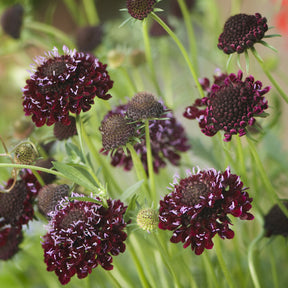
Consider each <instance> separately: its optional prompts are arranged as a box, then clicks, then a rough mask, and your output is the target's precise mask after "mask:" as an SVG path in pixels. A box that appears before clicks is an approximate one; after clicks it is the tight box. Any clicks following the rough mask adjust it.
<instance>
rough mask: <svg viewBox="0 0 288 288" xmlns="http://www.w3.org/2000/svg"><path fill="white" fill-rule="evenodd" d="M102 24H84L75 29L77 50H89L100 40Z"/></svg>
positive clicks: (98, 43) (96, 45)
mask: <svg viewBox="0 0 288 288" xmlns="http://www.w3.org/2000/svg"><path fill="white" fill-rule="evenodd" d="M102 36H103V31H102V26H85V27H81V28H79V29H78V30H77V34H76V44H77V48H78V50H79V51H82V52H91V51H93V50H94V49H95V48H97V47H98V46H99V45H100V44H101V42H102Z"/></svg>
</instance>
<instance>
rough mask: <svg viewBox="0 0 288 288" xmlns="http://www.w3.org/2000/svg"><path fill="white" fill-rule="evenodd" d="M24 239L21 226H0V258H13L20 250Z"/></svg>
mask: <svg viewBox="0 0 288 288" xmlns="http://www.w3.org/2000/svg"><path fill="white" fill-rule="evenodd" d="M22 240H23V234H22V230H21V228H16V227H13V226H4V227H1V228H0V260H8V259H11V258H12V257H13V256H14V255H15V254H16V253H17V252H18V251H19V244H20V243H21V242H22Z"/></svg>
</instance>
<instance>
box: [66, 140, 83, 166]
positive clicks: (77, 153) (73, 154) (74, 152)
mask: <svg viewBox="0 0 288 288" xmlns="http://www.w3.org/2000/svg"><path fill="white" fill-rule="evenodd" d="M65 149H66V152H67V155H68V158H69V159H71V160H73V161H74V160H75V161H77V160H78V161H77V162H79V159H80V161H81V162H82V163H84V159H83V155H82V152H81V150H80V149H79V147H78V146H76V145H75V144H73V143H68V142H66V144H65ZM77 158H78V159H77Z"/></svg>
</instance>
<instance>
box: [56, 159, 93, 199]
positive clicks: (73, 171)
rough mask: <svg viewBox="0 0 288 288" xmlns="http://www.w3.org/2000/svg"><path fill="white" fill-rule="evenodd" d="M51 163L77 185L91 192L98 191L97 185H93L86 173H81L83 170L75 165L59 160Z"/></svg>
mask: <svg viewBox="0 0 288 288" xmlns="http://www.w3.org/2000/svg"><path fill="white" fill-rule="evenodd" d="M52 163H53V166H54V168H55V169H56V170H58V171H59V172H61V173H62V174H64V175H65V176H66V177H67V178H68V179H70V180H71V181H73V182H74V183H77V184H78V185H80V186H83V187H85V188H86V189H88V190H90V191H91V192H97V193H98V187H97V186H96V185H95V183H93V182H91V180H90V177H87V176H86V175H87V173H82V172H83V170H82V171H81V170H80V169H77V168H76V167H73V166H71V165H68V164H64V163H60V162H52ZM78 168H79V167H78ZM86 172H87V171H86ZM84 174H85V175H84Z"/></svg>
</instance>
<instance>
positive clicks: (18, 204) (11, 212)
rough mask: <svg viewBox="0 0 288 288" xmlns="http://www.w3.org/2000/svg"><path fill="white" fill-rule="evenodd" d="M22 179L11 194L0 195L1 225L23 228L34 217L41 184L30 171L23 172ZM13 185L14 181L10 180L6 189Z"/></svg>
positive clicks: (17, 182)
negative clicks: (34, 207)
mask: <svg viewBox="0 0 288 288" xmlns="http://www.w3.org/2000/svg"><path fill="white" fill-rule="evenodd" d="M20 177H21V179H20V180H17V181H16V184H15V186H14V187H13V188H12V190H11V191H10V192H9V193H0V218H1V220H0V224H11V225H13V226H15V227H21V226H22V225H24V224H27V223H28V222H29V221H30V220H32V218H33V216H34V209H33V202H34V200H35V197H36V196H37V194H38V191H39V189H40V184H39V182H38V181H37V179H36V177H35V176H34V175H33V174H32V172H31V171H30V170H23V171H21V173H20ZM12 183H13V179H9V180H8V182H7V185H6V188H8V187H10V186H11V184H12Z"/></svg>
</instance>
